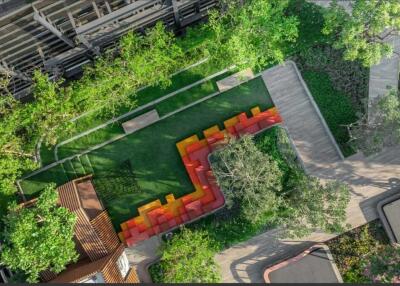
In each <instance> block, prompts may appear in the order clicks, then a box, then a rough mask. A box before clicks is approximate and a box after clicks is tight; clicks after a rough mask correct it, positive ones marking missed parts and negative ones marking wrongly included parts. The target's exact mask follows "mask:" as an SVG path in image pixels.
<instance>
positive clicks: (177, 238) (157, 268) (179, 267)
mask: <svg viewBox="0 0 400 286" xmlns="http://www.w3.org/2000/svg"><path fill="white" fill-rule="evenodd" d="M211 247H212V246H211V241H210V238H209V237H208V235H207V233H206V232H203V231H192V230H189V229H187V228H183V229H182V231H181V232H179V233H178V234H175V235H174V236H173V237H172V239H171V240H170V241H168V242H167V243H166V244H165V246H164V248H163V252H162V256H161V260H160V262H159V263H158V264H156V265H153V266H152V268H151V269H150V271H151V274H152V277H153V280H154V281H153V282H155V283H216V282H219V281H220V280H221V277H220V274H219V269H218V266H217V264H216V263H215V261H214V251H213V250H212V248H211Z"/></svg>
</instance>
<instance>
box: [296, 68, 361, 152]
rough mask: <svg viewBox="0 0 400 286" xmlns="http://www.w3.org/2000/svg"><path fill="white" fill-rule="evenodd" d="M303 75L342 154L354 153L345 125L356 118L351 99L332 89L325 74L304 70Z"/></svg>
mask: <svg viewBox="0 0 400 286" xmlns="http://www.w3.org/2000/svg"><path fill="white" fill-rule="evenodd" d="M303 77H304V80H305V81H306V83H307V86H308V88H309V89H310V92H311V94H312V95H313V97H314V99H315V102H316V103H317V104H318V107H319V109H320V111H321V113H322V114H323V116H324V119H325V121H326V123H327V124H328V127H329V129H330V130H331V132H332V135H333V136H334V137H335V139H336V142H337V143H338V145H339V147H340V149H341V150H342V152H343V155H344V156H345V157H346V156H349V155H352V154H354V153H355V150H354V149H353V148H352V146H351V145H350V144H349V140H350V136H349V133H348V131H347V127H346V126H348V125H349V124H351V123H353V122H355V121H356V120H357V115H356V114H357V112H356V110H355V108H354V106H353V104H352V102H351V100H350V99H349V97H348V96H346V95H345V94H344V93H342V92H340V91H337V90H336V89H334V87H333V86H332V83H331V81H330V79H329V76H328V75H327V74H324V73H318V72H312V71H304V72H303Z"/></svg>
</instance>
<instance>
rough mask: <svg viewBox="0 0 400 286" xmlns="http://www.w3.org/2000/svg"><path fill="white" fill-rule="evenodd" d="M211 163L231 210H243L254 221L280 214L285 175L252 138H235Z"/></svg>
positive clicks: (215, 154)
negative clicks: (282, 183) (280, 195)
mask: <svg viewBox="0 0 400 286" xmlns="http://www.w3.org/2000/svg"><path fill="white" fill-rule="evenodd" d="M211 162H212V169H213V172H214V174H215V176H216V178H217V181H218V184H219V186H220V187H221V188H222V190H223V192H224V195H225V199H226V204H227V207H228V208H240V210H241V213H242V214H243V215H244V217H245V218H247V219H248V220H249V221H254V222H256V221H259V220H262V219H263V218H264V217H265V216H266V215H267V214H271V213H272V214H273V213H276V212H277V210H278V209H279V206H280V205H281V200H280V198H279V196H278V193H279V192H280V191H281V188H282V185H281V177H282V172H281V171H280V169H279V168H278V164H277V163H276V162H275V161H274V160H273V159H272V158H271V157H270V156H269V155H267V154H265V153H263V152H261V151H260V150H259V149H258V148H257V146H256V145H255V144H254V141H253V137H252V136H250V135H245V136H243V137H242V138H241V139H240V140H234V139H232V140H231V141H230V142H229V144H228V145H227V146H226V147H225V148H223V149H221V150H219V151H216V152H215V153H214V154H213V157H212V161H211Z"/></svg>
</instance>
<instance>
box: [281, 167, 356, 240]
mask: <svg viewBox="0 0 400 286" xmlns="http://www.w3.org/2000/svg"><path fill="white" fill-rule="evenodd" d="M292 180H293V179H292ZM292 184H293V189H292V190H291V191H290V194H289V196H288V199H287V200H286V202H285V208H286V209H287V210H288V211H287V212H286V214H287V216H283V217H282V220H281V221H282V223H283V225H284V226H285V227H286V232H285V234H286V235H288V236H289V237H304V236H306V235H309V234H310V233H311V232H312V231H313V230H315V229H319V230H322V231H325V232H328V233H338V232H343V231H345V230H346V225H345V221H346V208H347V205H348V203H349V201H350V189H349V187H348V186H347V185H345V184H342V183H340V182H338V181H331V182H328V183H326V184H322V183H321V182H320V181H319V179H318V178H316V177H311V176H306V175H304V174H303V173H299V174H298V176H297V178H296V179H294V180H293V181H292Z"/></svg>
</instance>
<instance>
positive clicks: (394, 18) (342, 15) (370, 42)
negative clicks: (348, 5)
mask: <svg viewBox="0 0 400 286" xmlns="http://www.w3.org/2000/svg"><path fill="white" fill-rule="evenodd" d="M324 18H325V24H324V28H323V30H322V31H323V33H324V34H331V35H334V36H335V37H336V40H335V41H334V44H333V46H334V48H337V49H344V54H343V56H344V59H346V60H352V61H354V60H360V61H361V62H362V63H363V65H364V66H367V67H369V66H372V65H374V64H377V63H379V61H380V60H381V59H382V58H383V57H388V56H390V55H391V54H392V52H393V47H392V46H391V45H390V44H388V43H387V41H386V40H387V39H388V38H389V37H390V36H392V35H395V34H396V33H397V32H398V31H399V30H400V2H399V1H398V0H379V1H371V0H355V1H354V3H353V4H352V11H351V13H350V14H348V13H347V12H346V11H345V10H344V8H343V7H342V6H340V5H339V4H338V3H337V1H334V2H332V4H331V7H330V8H329V9H328V10H327V11H326V13H325V15H324Z"/></svg>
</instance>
